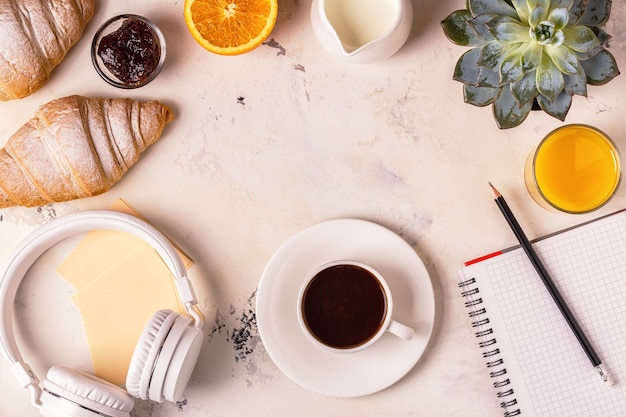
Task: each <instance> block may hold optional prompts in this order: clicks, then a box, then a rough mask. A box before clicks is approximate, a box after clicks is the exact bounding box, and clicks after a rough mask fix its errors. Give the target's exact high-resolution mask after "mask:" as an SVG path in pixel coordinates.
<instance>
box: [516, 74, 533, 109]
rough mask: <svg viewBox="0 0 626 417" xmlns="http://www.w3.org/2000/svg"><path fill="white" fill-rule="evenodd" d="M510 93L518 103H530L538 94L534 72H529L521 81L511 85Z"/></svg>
mask: <svg viewBox="0 0 626 417" xmlns="http://www.w3.org/2000/svg"><path fill="white" fill-rule="evenodd" d="M511 93H512V94H513V97H515V100H517V101H518V103H528V102H532V101H533V100H534V99H535V97H537V95H538V94H539V91H537V75H536V74H535V73H534V72H529V73H528V74H526V75H524V77H523V78H522V79H521V80H519V81H516V82H514V83H511Z"/></svg>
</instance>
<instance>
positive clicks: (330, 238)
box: [256, 219, 435, 397]
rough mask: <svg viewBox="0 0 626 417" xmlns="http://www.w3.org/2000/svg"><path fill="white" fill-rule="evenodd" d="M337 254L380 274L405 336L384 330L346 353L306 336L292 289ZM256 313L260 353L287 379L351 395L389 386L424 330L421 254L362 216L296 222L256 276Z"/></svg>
mask: <svg viewBox="0 0 626 417" xmlns="http://www.w3.org/2000/svg"><path fill="white" fill-rule="evenodd" d="M338 259H350V260H356V261H361V262H364V263H367V264H369V265H371V266H373V267H374V268H376V269H377V270H378V271H379V272H380V273H381V274H382V275H383V276H384V277H385V279H386V280H387V282H388V284H389V287H390V288H391V293H392V296H393V303H394V311H393V318H394V319H396V320H398V321H400V322H402V323H405V324H407V325H410V326H412V327H414V328H415V330H416V335H415V337H414V338H413V339H412V340H411V341H408V342H407V341H405V340H402V339H400V338H398V337H397V336H394V335H392V334H390V333H385V334H384V335H383V337H381V338H380V340H379V341H378V342H376V343H375V344H374V345H373V346H371V347H369V348H368V349H365V350H363V351H360V352H357V353H351V354H342V353H333V352H329V351H326V350H325V349H323V348H321V347H319V346H316V345H315V344H313V343H312V342H311V341H309V339H308V338H307V336H306V335H305V334H304V333H303V331H302V329H301V328H300V325H299V324H298V318H297V312H296V309H297V298H298V292H299V290H300V287H301V285H302V284H303V280H305V279H306V277H307V275H308V273H309V272H310V271H312V270H313V269H314V268H315V267H317V266H318V265H321V264H324V263H326V262H329V261H332V260H338ZM256 314H257V323H258V326H259V334H260V335H261V340H262V341H263V344H264V346H265V349H266V350H267V353H268V354H269V356H270V357H271V358H272V360H273V361H274V363H276V365H277V366H278V367H279V368H280V369H281V370H282V371H283V372H284V373H285V374H286V375H287V376H288V377H289V378H290V379H292V380H293V381H294V382H295V383H297V384H298V385H300V386H302V387H303V388H306V389H309V390H311V391H315V392H318V393H320V394H325V395H330V396H336V397H356V396H361V395H368V394H372V393H374V392H377V391H380V390H383V389H385V388H387V387H389V386H390V385H392V384H394V383H395V382H397V381H398V380H399V379H401V378H402V377H403V376H404V375H406V374H407V373H408V372H409V371H410V370H411V369H412V368H413V367H414V366H415V364H416V363H417V361H418V360H419V358H420V357H421V356H422V354H423V353H424V350H425V349H426V345H427V344H428V341H429V339H430V336H431V334H432V330H433V325H434V320H435V297H434V293H433V287H432V282H431V281H430V277H429V275H428V271H427V270H426V268H425V267H424V264H423V262H422V260H421V259H420V258H419V257H418V256H417V254H416V253H415V251H414V250H413V248H411V246H410V245H409V244H408V243H406V242H405V241H404V240H403V239H402V238H401V237H400V236H398V235H396V234H395V233H393V232H391V231H390V230H388V229H386V228H384V227H382V226H380V225H378V224H375V223H371V222H368V221H364V220H356V219H339V220H331V221H326V222H323V223H319V224H316V225H313V226H311V227H309V228H307V229H304V230H303V231H301V232H299V233H298V234H296V235H295V236H293V237H292V238H291V239H289V240H288V241H287V242H286V243H285V244H283V245H282V246H281V247H280V248H279V249H278V251H277V252H276V253H275V254H274V256H272V258H271V259H270V261H269V262H268V264H267V266H266V267H265V270H264V271H263V275H262V276H261V280H260V282H259V288H258V291H257V300H256Z"/></svg>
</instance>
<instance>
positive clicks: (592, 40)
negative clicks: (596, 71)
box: [563, 25, 600, 52]
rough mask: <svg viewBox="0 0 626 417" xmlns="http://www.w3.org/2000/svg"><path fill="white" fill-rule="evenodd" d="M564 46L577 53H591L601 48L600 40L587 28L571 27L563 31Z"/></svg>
mask: <svg viewBox="0 0 626 417" xmlns="http://www.w3.org/2000/svg"><path fill="white" fill-rule="evenodd" d="M563 35H565V41H564V42H563V45H565V46H567V47H568V48H570V49H572V50H573V51H576V52H589V51H591V50H593V48H596V47H598V46H600V40H599V39H598V37H597V36H596V34H595V33H593V30H591V29H589V28H588V27H587V26H580V25H577V26H569V27H566V28H564V29H563Z"/></svg>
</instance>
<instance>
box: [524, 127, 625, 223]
mask: <svg viewBox="0 0 626 417" xmlns="http://www.w3.org/2000/svg"><path fill="white" fill-rule="evenodd" d="M621 176H622V164H621V159H620V155H619V151H618V149H617V147H616V146H615V143H613V141H612V140H611V139H610V138H609V137H608V136H607V135H606V134H604V133H603V132H601V131H600V130H598V129H596V128H594V127H591V126H587V125H583V124H571V125H566V126H562V127H559V128H558V129H555V130H553V131H552V132H550V133H549V134H548V135H547V136H546V137H545V138H544V139H543V140H542V141H541V142H540V143H539V145H538V146H537V148H536V149H535V151H534V152H532V153H531V154H530V156H529V157H528V160H527V161H526V166H525V167H524V180H525V182H526V188H527V189H528V192H529V193H530V195H531V196H532V197H533V199H534V200H535V201H536V202H537V203H538V204H539V205H541V206H542V207H545V208H547V209H552V210H554V209H556V210H559V211H563V212H566V213H587V212H589V211H592V210H595V209H597V208H598V207H601V206H602V205H604V204H605V203H607V202H608V201H609V200H610V199H611V197H612V196H613V195H614V194H615V192H616V191H617V188H618V187H619V184H620V181H621Z"/></svg>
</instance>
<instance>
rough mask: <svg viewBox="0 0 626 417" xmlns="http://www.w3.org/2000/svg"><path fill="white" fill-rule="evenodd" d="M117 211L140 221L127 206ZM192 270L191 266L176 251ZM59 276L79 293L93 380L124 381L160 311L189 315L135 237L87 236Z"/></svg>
mask: <svg viewBox="0 0 626 417" xmlns="http://www.w3.org/2000/svg"><path fill="white" fill-rule="evenodd" d="M112 209H114V210H118V211H122V212H126V213H130V214H134V215H136V216H138V217H141V216H140V215H139V214H138V213H137V212H136V211H135V210H133V209H132V208H131V207H130V206H129V205H128V204H127V203H126V202H124V201H122V200H118V202H117V203H116V204H115V205H114V206H113V207H112ZM178 251H179V254H180V255H181V257H182V259H183V262H184V264H185V266H186V267H187V268H189V267H190V266H191V265H192V264H193V261H192V260H191V259H190V258H189V257H188V256H187V255H185V254H184V253H183V252H182V251H180V249H178ZM57 272H58V273H59V274H60V275H61V276H62V277H63V278H64V279H65V280H66V281H67V282H68V283H70V284H71V285H72V286H73V287H74V288H75V289H76V292H75V293H74V294H73V295H72V301H73V302H74V304H75V305H76V307H77V308H78V310H79V312H80V315H81V319H82V322H83V328H84V331H85V335H86V339H87V343H88V346H89V350H90V353H91V359H92V363H93V367H94V372H95V374H96V375H97V376H98V377H100V378H103V379H105V380H107V381H110V382H112V383H114V384H118V385H121V384H123V383H124V381H125V379H126V373H127V371H128V364H129V362H130V358H131V356H132V353H133V351H134V349H135V345H136V343H137V340H138V339H139V336H140V335H141V332H142V331H143V328H144V327H145V325H146V324H147V323H148V321H149V320H150V317H152V315H153V314H154V313H155V312H156V311H157V310H160V309H170V310H174V311H177V312H179V313H181V314H187V313H186V311H185V309H184V306H183V305H182V304H181V303H180V301H179V299H178V295H177V291H176V287H175V284H174V279H173V277H172V274H171V273H170V271H169V269H168V268H167V266H166V265H165V263H164V262H163V260H162V259H161V257H160V256H159V254H158V253H157V252H156V251H155V250H154V249H153V248H152V246H151V245H149V244H148V243H146V242H144V241H143V240H142V239H139V238H137V237H135V236H133V235H130V234H127V233H123V232H117V231H107V230H98V231H93V232H89V233H87V234H86V236H85V237H84V238H83V239H82V240H81V241H80V242H79V243H78V245H77V246H76V248H75V249H74V250H73V251H72V253H71V254H70V255H69V256H68V257H67V258H66V260H65V261H64V262H63V263H62V264H61V265H60V266H59V268H58V269H57Z"/></svg>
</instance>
